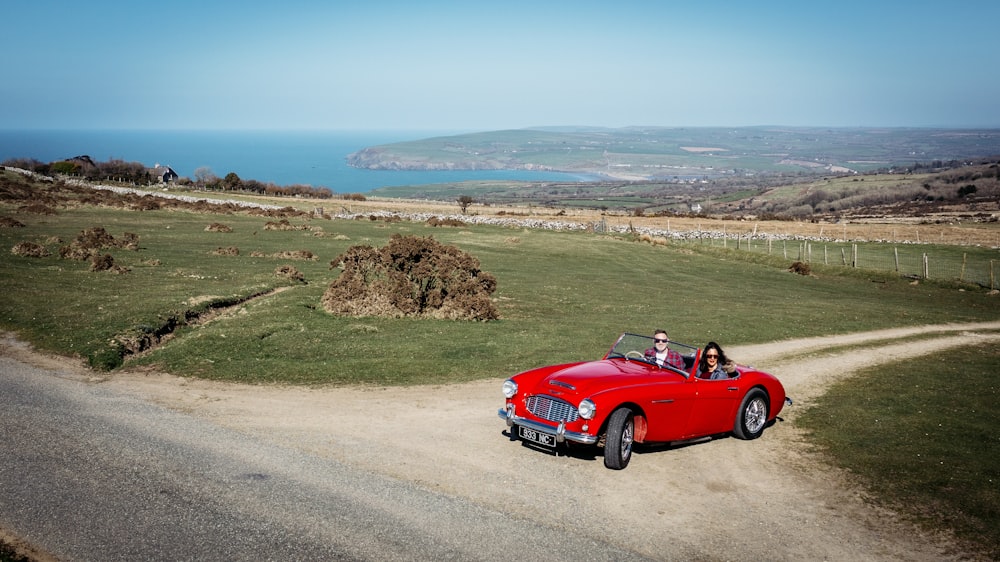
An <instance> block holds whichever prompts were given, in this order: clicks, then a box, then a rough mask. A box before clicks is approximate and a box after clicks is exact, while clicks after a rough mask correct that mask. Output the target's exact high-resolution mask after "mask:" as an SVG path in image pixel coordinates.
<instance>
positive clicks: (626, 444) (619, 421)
mask: <svg viewBox="0 0 1000 562" xmlns="http://www.w3.org/2000/svg"><path fill="white" fill-rule="evenodd" d="M634 438H635V416H634V415H633V414H632V410H629V409H628V408H618V409H617V410H615V411H614V412H613V413H612V414H611V417H610V418H608V433H607V436H606V438H605V440H604V466H606V467H608V468H610V469H613V470H621V469H623V468H625V467H626V466H628V461H629V460H630V459H631V458H632V440H633V439H634Z"/></svg>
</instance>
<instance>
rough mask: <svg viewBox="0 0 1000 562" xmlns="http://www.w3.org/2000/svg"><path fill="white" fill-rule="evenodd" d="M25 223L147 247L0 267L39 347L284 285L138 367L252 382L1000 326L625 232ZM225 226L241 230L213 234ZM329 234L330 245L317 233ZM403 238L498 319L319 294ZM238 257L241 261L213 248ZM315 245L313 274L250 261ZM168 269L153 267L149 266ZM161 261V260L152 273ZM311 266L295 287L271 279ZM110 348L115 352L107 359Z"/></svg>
mask: <svg viewBox="0 0 1000 562" xmlns="http://www.w3.org/2000/svg"><path fill="white" fill-rule="evenodd" d="M17 217H18V219H19V220H21V222H23V223H25V224H26V225H27V227H26V228H18V229H11V228H4V229H0V247H5V248H10V247H12V246H13V245H14V244H16V243H17V242H19V241H22V240H28V241H34V242H45V241H46V240H48V239H50V238H51V237H54V236H57V237H59V238H60V239H62V240H63V243H64V244H65V243H68V242H69V241H70V240H72V239H73V238H74V237H75V236H76V234H77V233H79V232H80V231H81V230H83V229H85V228H90V227H93V226H103V227H104V228H106V229H107V230H108V231H109V232H110V233H111V234H112V235H114V236H116V237H120V236H122V235H123V233H125V232H132V233H135V234H137V235H138V236H139V244H140V247H141V249H140V250H139V251H127V250H114V251H112V252H111V253H112V254H113V255H114V257H115V259H116V262H117V263H120V264H122V265H125V266H127V267H129V268H131V272H130V273H128V274H124V275H115V274H111V273H108V272H102V273H94V272H90V271H89V270H88V266H87V264H86V263H83V262H75V261H69V260H63V259H60V258H59V257H58V251H57V250H58V246H59V244H57V243H51V242H49V243H47V245H48V247H49V248H50V250H51V251H53V255H52V256H49V257H46V258H27V257H18V256H14V255H12V254H10V253H9V252H4V253H3V254H2V255H0V282H2V284H3V286H4V288H5V292H6V295H5V297H6V298H4V299H3V300H2V301H0V326H2V327H3V328H5V329H10V330H14V331H16V332H18V333H20V334H21V335H22V337H24V338H25V339H27V340H29V341H31V342H32V343H34V344H35V345H37V346H38V347H39V348H41V349H44V350H47V351H52V352H56V353H63V354H78V355H80V356H82V357H88V358H91V361H92V362H93V363H95V364H97V365H101V364H105V363H106V359H105V357H106V354H107V353H110V352H113V351H114V347H113V346H111V345H110V343H109V342H110V341H111V340H112V339H113V338H116V337H120V336H123V335H124V336H136V335H141V334H145V333H148V332H150V331H151V330H156V329H158V328H159V327H160V326H162V325H163V324H164V323H167V322H170V321H171V319H174V320H177V319H183V318H185V317H187V316H188V315H189V314H190V313H191V312H195V313H197V312H203V311H205V310H207V309H208V308H209V307H211V306H213V305H214V304H217V303H228V302H234V301H239V300H240V299H244V298H247V297H250V296H252V295H255V294H259V293H263V292H266V291H268V290H270V289H274V288H278V287H290V288H289V290H287V291H284V292H280V293H276V294H272V295H270V296H266V297H263V298H259V299H254V300H251V301H249V302H247V303H245V304H243V305H241V306H240V307H238V311H237V312H236V313H233V314H229V315H226V316H223V317H221V318H219V319H216V320H215V321H213V322H211V323H208V324H204V325H193V326H182V327H181V328H180V329H179V330H178V331H177V333H176V334H175V337H174V338H173V339H172V340H170V342H169V343H168V344H167V345H163V346H161V347H159V348H157V349H156V350H154V351H152V352H151V353H148V354H144V355H142V356H141V357H137V358H134V359H132V360H131V363H132V364H155V365H157V366H158V367H159V368H162V369H165V370H167V371H171V372H174V373H177V374H180V375H184V376H200V377H206V378H215V379H225V380H236V381H242V382H273V381H282V382H292V383H308V384H320V383H337V384H343V383H352V384H353V383H375V384H413V383H441V382H449V381H463V380H471V379H477V378H483V377H496V378H500V377H505V376H508V375H509V374H512V373H515V372H518V371H521V370H524V369H527V368H530V367H533V366H536V365H539V364H545V363H551V362H557V361H569V360H579V359H589V358H594V357H598V356H600V355H601V354H603V352H604V351H605V350H606V348H607V346H608V345H610V343H611V341H612V339H613V338H614V337H615V336H616V335H617V334H618V333H620V332H622V331H635V332H641V333H646V332H648V331H650V330H652V329H653V328H656V327H666V328H667V329H669V330H670V331H671V334H672V335H673V336H674V337H675V338H676V339H678V341H685V342H690V343H692V344H700V343H704V342H706V341H708V340H715V341H720V342H728V343H729V344H738V343H754V342H763V341H773V340H779V339H785V338H791V337H801V336H810V335H823V334H831V333H845V332H855V331H862V330H870V329H875V328H883V327H891V326H900V325H916V324H925V323H939V322H946V321H949V322H967V321H981V320H988V319H994V318H996V317H997V312H998V309H1000V304H998V303H997V299H993V298H989V297H987V296H985V295H984V293H982V292H978V291H965V292H960V291H956V290H946V289H942V288H941V287H935V286H930V285H926V284H924V285H918V286H912V285H910V284H908V283H907V282H906V281H905V280H899V279H892V278H888V279H884V282H880V283H872V282H871V281H870V279H869V278H867V277H866V278H854V277H850V276H838V275H822V276H819V277H815V278H813V277H802V276H799V275H794V274H790V273H788V272H787V271H785V268H786V267H787V265H788V264H787V263H786V262H785V261H784V260H781V259H778V258H775V257H770V258H768V257H766V256H765V257H763V258H762V257H761V256H759V255H758V256H757V257H755V258H754V259H755V260H759V261H760V263H755V262H752V261H746V260H745V256H743V255H741V254H739V253H735V252H725V251H708V250H706V251H704V252H702V251H692V250H691V249H690V248H686V247H682V246H673V245H668V246H653V245H649V244H644V243H636V242H634V241H632V240H631V239H630V238H629V237H625V236H601V235H594V234H589V233H570V232H549V231H538V230H524V229H507V228H501V227H491V226H476V227H468V228H461V229H455V228H430V227H428V226H426V225H424V224H422V223H410V222H398V223H385V222H378V221H369V220H322V219H313V220H308V219H294V220H293V221H292V222H293V223H294V224H297V225H301V226H306V227H309V228H311V229H313V230H300V231H271V230H265V229H264V224H265V223H266V222H268V221H269V220H272V219H267V218H264V217H252V216H247V215H243V214H234V215H199V214H196V213H192V212H186V211H170V210H160V211H144V212H135V211H125V210H117V209H104V208H101V209H97V208H93V207H82V208H74V209H64V210H61V211H60V213H59V214H58V215H56V216H36V215H25V214H17ZM213 222H221V223H224V224H227V225H228V226H230V227H231V228H232V229H233V232H231V233H218V232H206V231H205V227H206V226H207V225H209V224H211V223H213ZM316 229H322V234H324V236H316V235H315V234H316ZM393 233H402V234H417V235H433V236H434V237H435V238H436V239H438V240H439V241H441V242H443V243H446V244H453V245H456V246H458V247H460V248H461V249H463V250H464V251H467V252H469V253H470V254H472V255H473V256H476V257H477V258H478V259H479V260H480V261H481V263H482V268H483V269H484V270H485V271H489V272H490V273H492V274H494V275H495V276H496V278H497V279H498V289H497V292H496V293H495V294H494V297H495V298H496V300H497V305H498V307H499V310H500V313H501V316H502V319H501V320H500V321H497V322H489V323H472V322H449V321H439V320H422V319H397V320H392V319H378V318H363V319H358V318H344V317H336V316H332V315H330V314H327V313H326V312H324V311H323V310H322V309H321V307H320V299H321V297H322V294H323V291H324V290H325V289H326V286H327V285H328V284H329V283H330V282H331V281H332V280H333V279H334V278H335V276H336V275H337V274H338V271H337V270H332V271H331V270H330V268H329V262H330V261H331V260H332V259H334V258H335V257H336V256H337V255H338V254H339V253H341V252H343V251H345V250H346V249H347V248H348V247H349V246H351V245H355V244H362V243H370V244H372V245H375V246H381V245H383V244H385V243H386V241H387V240H388V238H389V236H390V235H391V234H393ZM230 246H235V247H237V248H239V249H240V255H239V256H218V255H213V254H212V251H213V250H215V249H216V248H219V247H230ZM285 250H308V251H310V252H312V253H313V254H315V255H316V256H318V259H317V260H315V261H289V260H283V259H275V258H271V257H252V256H251V255H250V254H251V252H254V251H256V252H261V253H263V254H265V255H269V254H273V253H276V252H280V251H285ZM154 260H158V261H154ZM154 263H158V265H153V264H154ZM286 263H288V264H291V265H293V266H295V267H296V268H298V269H300V270H301V271H302V272H303V274H304V275H305V278H306V280H307V282H308V283H307V284H305V285H301V284H298V283H295V282H292V281H289V280H287V279H283V278H280V277H277V276H275V274H274V270H275V269H276V268H277V267H278V266H279V265H282V264H286ZM109 350H110V351H109Z"/></svg>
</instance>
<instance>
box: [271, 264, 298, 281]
mask: <svg viewBox="0 0 1000 562" xmlns="http://www.w3.org/2000/svg"><path fill="white" fill-rule="evenodd" d="M274 274H275V275H277V276H278V277H287V278H289V279H291V280H293V281H299V282H301V283H305V282H306V276H305V275H303V274H302V272H301V271H299V270H298V269H296V268H295V267H292V266H291V265H281V266H278V268H277V269H275V270H274Z"/></svg>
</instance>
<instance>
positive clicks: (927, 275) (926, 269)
mask: <svg viewBox="0 0 1000 562" xmlns="http://www.w3.org/2000/svg"><path fill="white" fill-rule="evenodd" d="M929 273H930V268H929V267H928V264H927V254H926V253H924V279H930V275H929Z"/></svg>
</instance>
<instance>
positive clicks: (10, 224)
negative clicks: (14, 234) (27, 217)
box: [0, 217, 24, 228]
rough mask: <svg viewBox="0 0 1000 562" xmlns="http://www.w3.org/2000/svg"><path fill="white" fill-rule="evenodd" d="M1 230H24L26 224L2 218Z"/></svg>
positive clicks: (0, 218) (0, 222)
mask: <svg viewBox="0 0 1000 562" xmlns="http://www.w3.org/2000/svg"><path fill="white" fill-rule="evenodd" d="M0 228H24V223H23V222H21V221H19V220H16V219H12V218H10V217H0Z"/></svg>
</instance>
